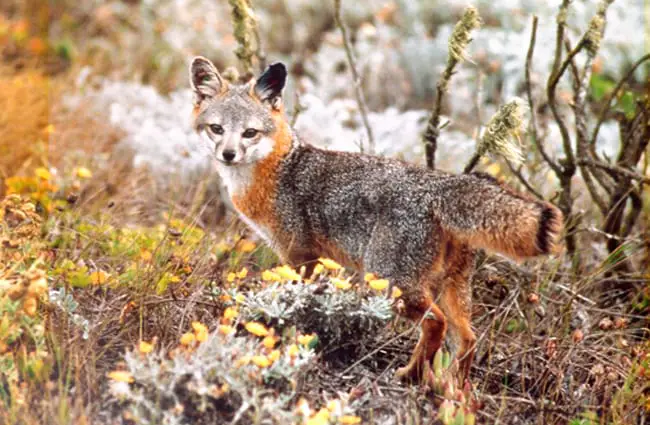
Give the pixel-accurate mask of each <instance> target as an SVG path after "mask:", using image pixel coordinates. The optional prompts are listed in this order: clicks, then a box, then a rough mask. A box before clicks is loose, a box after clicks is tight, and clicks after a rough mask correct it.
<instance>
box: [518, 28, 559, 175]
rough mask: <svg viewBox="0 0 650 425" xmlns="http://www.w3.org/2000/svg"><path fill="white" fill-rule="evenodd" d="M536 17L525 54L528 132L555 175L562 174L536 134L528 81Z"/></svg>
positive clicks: (531, 94) (535, 122)
mask: <svg viewBox="0 0 650 425" xmlns="http://www.w3.org/2000/svg"><path fill="white" fill-rule="evenodd" d="M537 21H538V18H537V16H533V27H532V29H531V32H530V44H529V46H528V53H527V54H526V69H525V72H526V96H527V97H528V108H529V109H530V132H531V135H532V137H533V145H534V146H535V147H536V148H537V150H538V151H539V153H540V154H541V155H542V158H543V159H544V161H546V163H547V164H548V165H549V167H551V169H552V170H553V171H554V172H555V174H557V175H559V174H560V173H562V169H561V168H560V166H559V165H558V164H557V163H555V161H553V160H552V159H551V157H550V156H549V155H548V154H547V153H546V150H545V149H544V146H543V145H542V141H541V140H540V138H539V137H538V133H537V111H536V110H535V103H534V101H533V93H532V84H531V79H530V69H531V64H532V62H533V53H534V51H535V42H536V40H537Z"/></svg>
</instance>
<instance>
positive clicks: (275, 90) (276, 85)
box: [254, 62, 287, 109]
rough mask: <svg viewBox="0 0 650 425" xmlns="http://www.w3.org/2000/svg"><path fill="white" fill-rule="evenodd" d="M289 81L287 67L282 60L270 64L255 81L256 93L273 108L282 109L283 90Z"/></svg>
mask: <svg viewBox="0 0 650 425" xmlns="http://www.w3.org/2000/svg"><path fill="white" fill-rule="evenodd" d="M286 82H287V68H286V67H285V66H284V64H283V63H282V62H276V63H273V64H271V65H269V67H268V68H266V71H264V73H263V74H262V75H260V78H258V79H257V82H256V83H255V87H254V90H255V95H256V96H257V97H258V98H259V99H260V100H261V101H262V102H268V103H269V104H270V105H271V107H272V108H273V109H280V106H281V104H282V90H283V89H284V85H285V84H286Z"/></svg>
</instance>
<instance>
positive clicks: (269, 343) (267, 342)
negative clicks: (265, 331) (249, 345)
mask: <svg viewBox="0 0 650 425" xmlns="http://www.w3.org/2000/svg"><path fill="white" fill-rule="evenodd" d="M277 342H278V337H277V336H273V335H267V336H265V337H264V340H263V341H262V344H264V346H265V347H266V348H268V349H272V348H273V347H275V344H276V343H277Z"/></svg>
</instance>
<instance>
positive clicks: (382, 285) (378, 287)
mask: <svg viewBox="0 0 650 425" xmlns="http://www.w3.org/2000/svg"><path fill="white" fill-rule="evenodd" d="M368 285H370V287H371V288H372V289H374V290H375V291H383V290H384V289H386V288H388V280H387V279H374V280H371V281H369V282H368Z"/></svg>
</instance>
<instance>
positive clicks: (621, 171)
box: [578, 159, 650, 184]
mask: <svg viewBox="0 0 650 425" xmlns="http://www.w3.org/2000/svg"><path fill="white" fill-rule="evenodd" d="M578 164H579V165H588V166H590V167H597V168H601V169H603V170H607V171H609V172H611V173H614V174H619V175H621V176H625V177H629V178H631V179H633V180H637V181H640V182H643V183H645V184H650V177H646V176H644V175H642V174H638V173H635V172H634V171H630V170H626V169H625V168H621V167H617V166H616V165H612V164H607V163H605V162H602V161H594V160H592V159H580V160H578Z"/></svg>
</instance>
